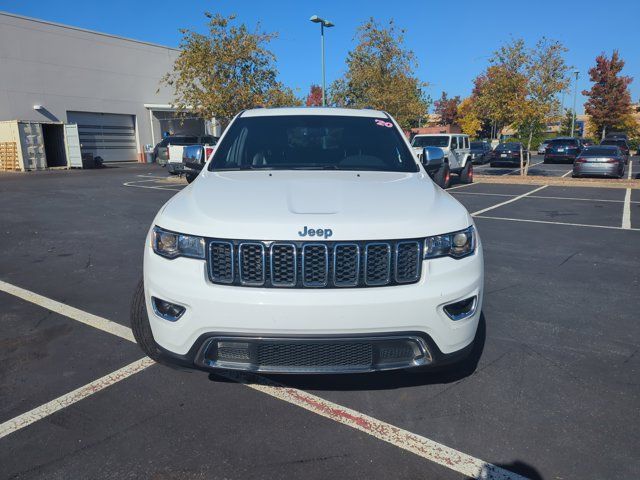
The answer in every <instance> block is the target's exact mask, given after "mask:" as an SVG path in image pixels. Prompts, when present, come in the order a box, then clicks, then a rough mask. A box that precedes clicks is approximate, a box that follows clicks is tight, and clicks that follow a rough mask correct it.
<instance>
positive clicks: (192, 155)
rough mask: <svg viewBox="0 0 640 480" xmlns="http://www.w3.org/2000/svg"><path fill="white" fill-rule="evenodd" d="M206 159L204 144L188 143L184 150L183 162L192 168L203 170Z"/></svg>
mask: <svg viewBox="0 0 640 480" xmlns="http://www.w3.org/2000/svg"><path fill="white" fill-rule="evenodd" d="M205 161H206V159H205V158H204V147H203V146H202V145H188V146H186V147H184V149H183V150H182V163H183V164H184V166H185V167H187V168H191V169H192V170H198V171H200V170H202V168H203V167H204V163H205Z"/></svg>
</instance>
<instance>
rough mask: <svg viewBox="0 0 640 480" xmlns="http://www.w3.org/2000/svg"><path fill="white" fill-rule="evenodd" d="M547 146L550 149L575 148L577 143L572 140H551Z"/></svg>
mask: <svg viewBox="0 0 640 480" xmlns="http://www.w3.org/2000/svg"><path fill="white" fill-rule="evenodd" d="M549 146H550V147H562V146H564V147H566V146H570V147H577V146H578V141H577V140H575V139H572V138H567V139H558V140H551V142H549Z"/></svg>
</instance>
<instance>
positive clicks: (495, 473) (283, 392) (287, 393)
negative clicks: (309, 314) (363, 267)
mask: <svg viewBox="0 0 640 480" xmlns="http://www.w3.org/2000/svg"><path fill="white" fill-rule="evenodd" d="M0 282H1V281H0ZM0 287H2V289H3V291H5V292H7V293H10V294H13V295H16V293H18V295H16V296H17V297H19V298H22V299H23V300H27V301H29V302H32V303H35V304H36V305H40V306H43V303H47V304H50V305H52V306H54V307H56V308H57V309H56V310H54V311H56V312H59V311H60V309H59V307H58V306H59V305H63V304H60V302H56V301H55V300H51V299H48V298H46V297H43V296H42V295H38V294H36V293H33V292H29V291H28V290H25V289H22V288H20V287H15V286H13V285H10V284H8V283H6V282H1V283H0ZM14 292H15V293H14ZM24 292H28V293H29V295H25V293H24ZM43 300H46V301H47V302H44V301H43ZM64 306H65V307H66V308H65V310H64V311H66V312H67V313H69V315H66V316H67V317H68V318H71V319H72V320H78V321H80V322H82V323H85V324H87V325H91V326H96V325H110V324H115V325H118V326H119V327H121V328H123V329H126V330H128V335H124V336H123V335H118V336H119V337H121V338H125V339H126V340H129V341H131V342H133V341H134V339H133V334H132V333H131V330H130V329H129V328H127V327H123V326H122V325H119V324H117V323H115V322H112V321H111V320H107V319H106V318H102V319H101V322H94V323H87V322H86V321H85V319H86V318H89V317H92V318H93V317H96V316H95V315H92V314H90V313H87V312H83V311H82V310H78V309H77V308H74V307H69V306H67V305H64ZM45 308H47V307H45ZM96 318H100V317H96ZM96 328H99V329H100V330H103V331H106V332H109V333H113V332H112V331H110V330H108V329H104V328H100V327H98V326H96ZM114 335H116V333H114ZM154 363H155V362H153V360H151V359H149V358H146V357H145V358H143V359H140V360H137V361H135V362H133V363H131V364H129V365H127V366H126V367H123V368H121V369H120V370H116V371H115V372H113V373H110V374H109V375H106V376H104V377H102V378H99V379H97V380H95V381H93V382H91V383H89V384H87V385H85V386H83V387H80V388H78V389H76V390H74V391H72V392H69V393H67V394H65V395H62V396H61V397H58V398H56V399H54V400H52V401H50V402H48V403H46V404H44V405H42V406H40V407H37V408H35V409H33V410H30V411H29V412H26V413H23V414H22V415H19V416H18V417H15V418H13V419H11V420H8V421H7V422H4V423H3V424H1V425H0V438H2V437H4V436H6V435H9V434H10V433H13V432H15V431H17V430H20V429H21V428H24V427H26V426H28V425H31V424H32V423H34V422H37V421H38V420H41V419H43V418H45V417H47V416H49V415H51V414H53V413H55V412H57V411H58V410H61V409H63V408H66V407H68V406H70V405H73V404H74V403H76V402H78V401H80V400H82V399H83V398H86V397H88V396H89V395H92V394H94V393H96V392H99V391H100V390H104V389H105V388H107V387H109V386H111V385H114V384H115V383H117V382H119V381H120V380H123V379H125V378H128V377H130V376H132V375H134V374H136V373H139V372H141V371H143V370H145V369H146V368H147V367H149V366H151V365H153V364H154ZM222 375H223V376H225V377H227V378H230V379H232V380H234V381H236V382H239V383H242V384H243V385H246V386H247V387H249V388H252V389H254V390H257V391H259V392H262V393H264V394H267V395H269V396H271V397H274V398H276V399H279V400H282V401H284V402H287V403H289V404H291V405H295V406H297V407H300V408H304V409H305V410H307V411H309V412H312V413H315V414H317V415H320V416H322V417H325V418H328V419H330V420H333V421H335V422H338V423H341V424H342V425H345V426H348V427H351V428H353V429H356V430H359V431H361V432H363V433H366V434H368V435H371V436H372V437H374V438H377V439H379V440H382V441H384V442H387V443H389V444H391V445H394V446H396V447H398V448H401V449H403V450H406V451H408V452H411V453H413V454H415V455H418V456H419V457H421V458H424V459H426V460H429V461H431V462H434V463H437V464H439V465H442V466H444V467H446V468H449V469H450V470H453V471H455V472H458V473H461V474H463V475H467V476H471V477H472V478H481V479H484V480H498V479H500V480H526V479H525V478H524V477H522V476H520V475H518V474H516V473H513V472H510V471H508V470H505V469H503V468H500V467H498V466H495V465H493V464H491V463H488V462H485V461H483V460H480V459H478V458H475V457H472V456H471V455H467V454H465V453H462V452H460V451H458V450H455V449H453V448H450V447H447V446H446V445H443V444H441V443H438V442H435V441H433V440H430V439H428V438H426V437H423V436H421V435H417V434H415V433H411V432H409V431H407V430H404V429H402V428H399V427H396V426H394V425H391V424H389V423H386V422H383V421H381V420H377V419H375V418H373V417H370V416H368V415H365V414H364V413H360V412H358V411H356V410H352V409H350V408H346V407H343V406H341V405H338V404H336V403H333V402H330V401H328V400H325V399H323V398H321V397H318V396H316V395H313V394H311V393H307V392H305V391H302V390H298V389H297V388H292V387H287V386H285V385H282V384H279V383H276V382H273V381H271V380H268V379H266V378H264V377H261V376H258V375H245V374H240V373H234V372H228V373H223V374H222Z"/></svg>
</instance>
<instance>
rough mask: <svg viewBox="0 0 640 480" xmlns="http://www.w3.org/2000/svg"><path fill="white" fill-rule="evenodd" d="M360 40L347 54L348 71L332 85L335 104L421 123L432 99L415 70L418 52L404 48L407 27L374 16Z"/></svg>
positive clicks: (364, 26)
mask: <svg viewBox="0 0 640 480" xmlns="http://www.w3.org/2000/svg"><path fill="white" fill-rule="evenodd" d="M356 40H357V45H356V47H355V48H354V49H353V50H352V51H350V52H349V54H348V55H347V60H346V64H347V71H346V73H345V74H344V76H343V77H342V78H339V79H337V80H336V81H335V82H333V84H332V85H331V89H330V91H329V94H330V101H331V103H332V104H334V105H336V106H344V107H355V108H364V107H371V108H377V109H380V110H385V111H387V112H389V113H390V114H391V115H393V117H394V118H395V119H396V120H397V122H398V123H399V124H400V126H401V127H402V128H405V129H408V128H411V127H414V126H417V124H418V122H419V119H421V118H422V117H424V115H425V114H426V113H427V110H428V107H429V101H428V97H427V96H426V95H425V93H424V91H423V89H424V87H425V86H426V83H424V82H421V81H420V80H418V79H417V78H416V77H415V75H414V72H413V69H414V68H415V66H416V64H417V60H416V58H415V55H414V54H413V52H411V51H410V50H407V49H406V48H405V47H404V30H398V29H397V28H396V26H395V24H394V22H393V20H391V21H390V22H389V24H388V25H387V26H382V25H380V24H379V23H378V22H376V21H375V20H374V19H373V18H370V19H369V20H368V21H366V22H365V23H364V24H362V25H361V26H360V27H358V30H357V33H356Z"/></svg>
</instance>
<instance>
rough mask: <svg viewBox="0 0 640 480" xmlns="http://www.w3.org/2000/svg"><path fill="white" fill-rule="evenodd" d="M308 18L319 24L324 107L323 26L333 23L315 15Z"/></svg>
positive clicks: (323, 101)
mask: <svg viewBox="0 0 640 480" xmlns="http://www.w3.org/2000/svg"><path fill="white" fill-rule="evenodd" d="M309 20H311V21H312V22H313V23H319V24H320V56H321V57H322V106H323V107H324V106H325V105H326V104H327V101H326V97H325V91H326V85H325V78H324V77H325V76H324V28H325V27H327V28H330V27H333V26H334V25H333V23H331V22H330V21H329V20H325V19H324V18H320V17H319V16H317V15H314V16H312V17H311V18H310V19H309Z"/></svg>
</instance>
